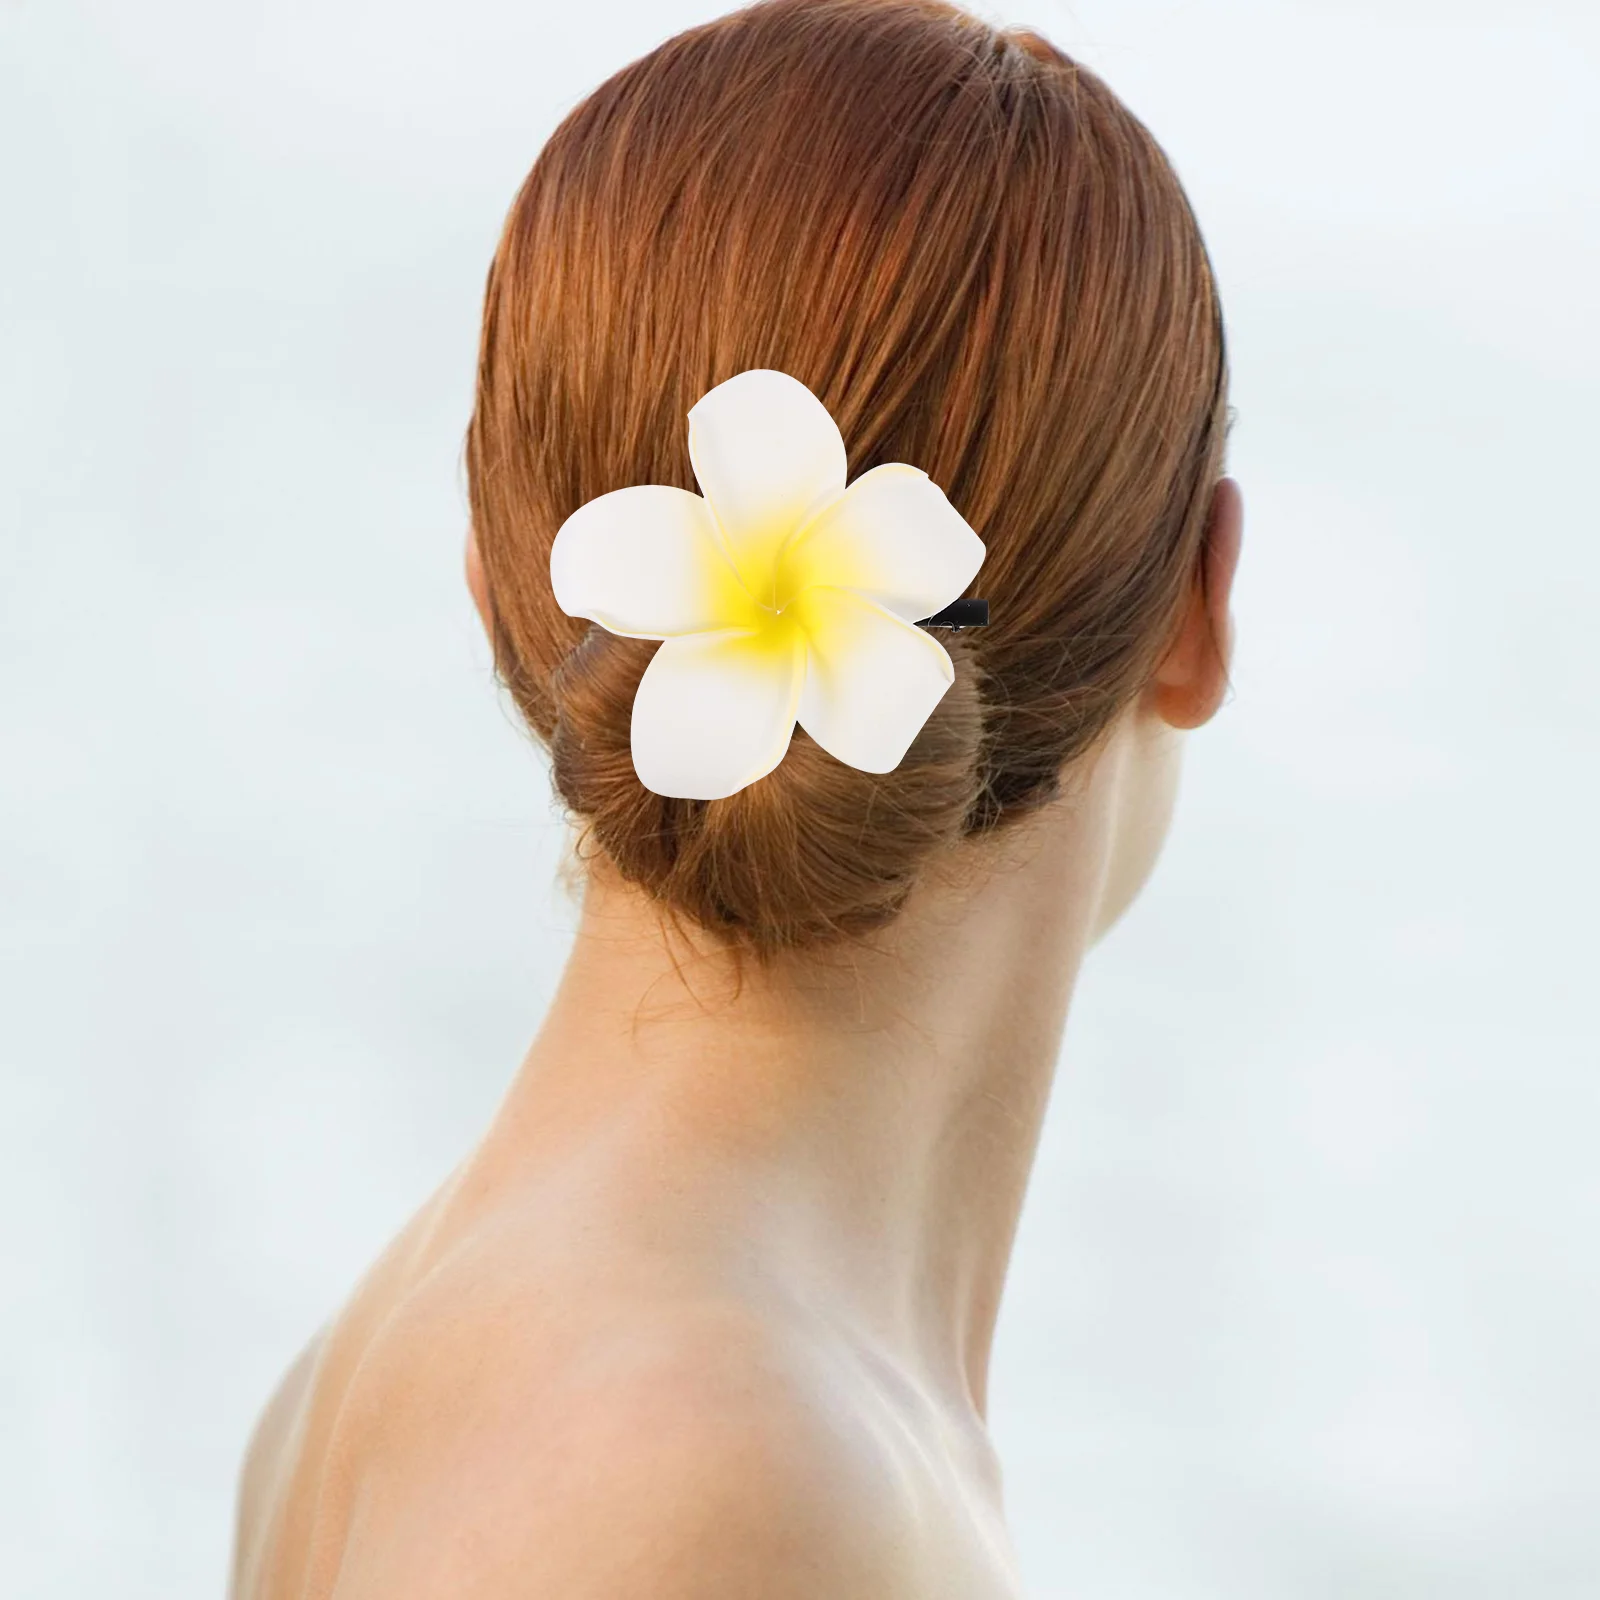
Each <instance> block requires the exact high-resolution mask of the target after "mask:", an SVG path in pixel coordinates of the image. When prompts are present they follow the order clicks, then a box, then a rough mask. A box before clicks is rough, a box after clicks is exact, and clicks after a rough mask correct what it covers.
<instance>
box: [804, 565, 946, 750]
mask: <svg viewBox="0 0 1600 1600" xmlns="http://www.w3.org/2000/svg"><path fill="white" fill-rule="evenodd" d="M790 612H794V613H796V620H797V621H799V623H800V625H801V627H802V628H803V629H804V631H805V635H806V642H807V649H806V678H805V686H804V688H803V689H802V690H801V692H800V711H799V719H800V726H801V727H802V728H804V729H805V730H806V732H807V733H809V734H810V735H811V737H812V738H813V739H815V740H816V741H817V743H818V744H820V745H821V746H822V748H823V749H824V750H826V751H827V752H828V754H829V755H831V756H835V757H837V758H838V759H839V760H840V761H844V762H847V763H848V764H849V765H850V766H852V767H859V768H861V770H862V771H863V772H892V771H893V770H894V768H896V767H897V766H899V765H900V761H901V758H902V757H903V756H904V755H905V753H906V751H907V749H908V748H909V747H910V745H911V741H912V740H913V739H915V738H916V736H917V734H918V733H919V732H920V731H921V728H922V725H923V723H925V722H926V721H927V720H928V717H929V714H930V713H931V712H932V711H933V708H934V707H935V706H936V705H938V703H939V701H940V700H941V699H942V698H943V696H944V692H945V690H947V689H948V688H949V687H950V685H951V684H952V683H954V682H955V667H954V665H953V664H952V662H951V660H950V656H949V654H948V653H947V651H946V650H945V648H944V646H943V645H942V644H940V643H939V641H938V640H937V639H935V638H934V637H933V636H932V635H931V634H927V633H924V632H923V631H922V630H921V629H920V628H914V627H912V626H911V624H910V623H909V622H904V621H902V620H901V619H900V618H899V617H897V616H895V615H894V614H893V612H890V611H886V610H884V608H883V607H882V606H879V605H876V604H874V603H873V602H872V601H871V600H868V599H866V598H865V597H864V596H862V595H858V594H852V593H850V592H849V591H848V590H844V589H825V588H820V587H819V588H813V589H808V590H806V592H805V593H804V595H802V596H801V597H800V598H799V599H798V600H796V602H795V603H794V604H793V605H792V606H790V607H789V609H788V610H787V611H785V613H784V615H785V616H788V615H789V614H790Z"/></svg>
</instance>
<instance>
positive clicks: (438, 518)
mask: <svg viewBox="0 0 1600 1600" xmlns="http://www.w3.org/2000/svg"><path fill="white" fill-rule="evenodd" d="M716 9H717V8H716V7H714V6H711V5H706V4H696V3H691V0H671V3H669V0H650V3H648V4H646V3H644V0H633V3H624V0H588V3H586V4H583V5H581V6H579V5H568V4H561V5H555V4H545V3H540V0H519V3H511V0H451V3H450V4H449V5H446V4H444V3H443V0H433V3H423V0H389V3H385V4H381V5H380V4H378V3H376V0H273V3H271V4H268V3H265V0H260V3H256V0H250V3H245V0H144V3H141V4H139V5H132V4H126V3H122V0H99V3H89V0H0V174H3V180H4V191H3V193H4V212H3V216H4V227H3V240H4V248H3V250H0V457H3V460H0V774H3V797H0V808H3V809H0V968H3V971H0V984H3V995H0V1049H3V1052H4V1059H3V1076H0V1185H3V1189H0V1261H3V1276H0V1296H3V1299H0V1573H3V1574H4V1576H3V1579H0V1583H3V1587H4V1589H5V1592H6V1594H7V1595H8V1596H9V1595H16V1596H18V1597H23V1596H28V1597H32V1596H36V1595H37V1596H45V1595H49V1596H70V1597H80V1596H81V1597H84V1600H89V1597H95V1600H100V1597H104V1596H111V1595H116V1596H118V1597H122V1600H146V1597H149V1600H154V1597H160V1600H175V1597H189V1596H196V1597H199V1596H213V1595H217V1594H219V1593H220V1591H221V1589H222V1586H223V1582H224V1568H225V1562H226V1557H227V1551H228V1545H229V1540H230V1534H231V1528H230V1519H231V1512H232V1495H233V1487H234V1474H235V1471H236V1469H237V1463H238V1457H239V1452H240V1450H241V1449H242V1446H243V1443H244V1440H245V1437H246V1435H247V1433H248V1430H249V1428H250V1426H251V1425H252V1423H253V1421H254V1418H255V1416H256V1413H257V1411H258V1410H259V1408H260V1406H261V1404H262V1402H263V1401H264V1400H265V1398H266V1395H267V1393H268V1392H269V1390H270V1389H271V1387H272V1385H273V1384H274V1383H275V1382H276V1380H277V1378H278V1376H279V1374H280V1373H281V1371H282V1369H283V1368H284V1366H285V1365H286V1364H287V1362H288V1361H289V1360H290V1359H291V1357H292V1356H293V1355H294V1353H295V1352H296V1351H297V1350H298V1349H299V1348H300V1346H301V1345H302V1344H303V1342H304V1341H305V1340H306V1338H307V1337H308V1336H309V1335H310V1333H311V1332H312V1330H313V1329H314V1328H315V1327H316V1325H317V1324H318V1323H319V1322H320V1321H321V1320H322V1319H323V1318H324V1316H326V1315H327V1314H328V1312H329V1311H330V1310H331V1309H333V1307H334V1306H335V1305H337V1304H338V1302H339V1301H340V1300H341V1299H342V1298H343V1296H344V1295H345V1294H346V1293H347V1292H348V1290H349V1288H350V1286H351V1284H352V1283H353V1281H354V1279H355V1277H356V1276H357V1275H358V1274H359V1272H360V1271H361V1270H362V1269H363V1268H364V1267H365V1266H366V1264H367V1263H368V1261H369V1260H370V1259H371V1258H372V1256H373V1255H374V1254H375V1253H376V1251H377V1250H378V1249H379V1247H380V1246H381V1245H382V1244H383V1242H384V1241H385V1240H386V1239H387V1238H388V1237H389V1235H390V1234H391V1232H392V1231H393V1230H394V1229H395V1228H396V1227H397V1226H398V1225H399V1224H400V1222H401V1221H402V1220H403V1219H404V1218H405V1217H406V1216H407V1215H408V1214H409V1213H410V1211H411V1210H412V1209H413V1207H414V1206H416V1205H417V1204H418V1203H419V1202H420V1201H421V1200H422V1199H423V1198H424V1197H425V1195H426V1194H427V1193H428V1192H429V1190H430V1189H431V1188H432V1186H433V1185H434V1184H435V1183H437V1182H438V1181H439V1179H440V1178H442V1176H443V1175H444V1174H445V1172H446V1171H447V1170H448V1169H449V1168H450V1167H451V1166H452V1165H454V1163H455V1161H456V1160H457V1159H458V1158H459V1157H460V1155H461V1154H462V1153H464V1151H465V1150H466V1149H467V1148H468V1147H469V1146H470V1144H471V1143H472V1142H473V1140H474V1139H475V1137H476V1135H477V1133H478V1132H479V1130H480V1129H481V1127H482V1126H483V1124H484V1122H485V1120H486V1119H487V1117H488V1116H489V1114H490V1112H491V1110H492V1109H493V1107H494V1105H495V1104H496V1102H497V1100H498V1097H499V1095H500V1093H501V1091H502V1089H503V1087H504V1085H505V1084H506V1082H507V1081H508V1079H509V1076H510V1073H511V1071H512V1070H513V1068H514V1067H515V1065H516V1062H517V1061H518V1059H519V1058H520V1056H521V1053H522V1050H523V1049H524V1047H525V1045H526V1043H527V1041H528V1040H529V1038H530V1037H531V1035H532V1033H533V1030H534V1028H535V1026H536V1024H537V1021H538V1019H539V1016H540V1014H541V1009H542V1006H543V1004H544V1002H545V1000H546V998H547V996H548V994H549V992H550V989H551V986H552V983H553V980H554V977H555V974H556V971H557V969H558V966H559V963H560V961H561V958H562V952H563V948H564V944H565V942H566V939H567V937H568V932H569V929H570V926H571V921H572V909H571V907H570V905H569V904H568V902H567V901H566V899H565V898H564V897H563V895H562V893H561V891H559V890H558V889H557V888H555V887H554V886H553V883H554V872H555V868H556V865H557V861H558V857H559V853H560V849H561V835H560V833H559V830H558V827H557V825H556V823H555V821H554V817H553V812H552V809H551V805H550V800H549V787H548V781H547V778H546V775H545V771H544V768H543V766H542V764H541V760H540V758H539V757H538V756H537V754H536V753H535V751H534V750H533V749H532V748H531V746H530V745H529V744H528V742H527V741H526V740H524V739H521V738H519V737H518V735H517V733H516V731H515V730H514V727H513V725H512V723H511V722H510V720H509V719H508V716H507V714H506V712H505V711H504V710H503V709H502V707H501V704H500V702H499V700H498V699H497V696H496V693H495V690H494V686H493V684H492V680H491V676H490V672H489V666H488V659H487V651H486V648H485V646H484V644H483V642H482V640H481V639H480V637H479V634H478V629H477V621H476V618H475V616H474V615H473V614H472V612H471V610H470V607H469V604H468V601H467V597H466V593H465V590H464V587H463V585H462V582H461V576H460V555H461V544H462V537H463V532H464V528H465V515H466V513H465V499H464V487H463V478H462V475H461V472H460V464H459V451H460V445H461V438H462V433H463V430H464V427H465V424H466V419H467V415H468V410H469V406H470V399H471V381H472V371H473V362H474V358H475V353H476V340H477V323H478V315H479V311H480V305H481V295H482V289H483V278H484V273H485V271H486V269H487V266H488V261H489V257H490V254H491V251H492V249H493V246H494V242H495V239H496V236H497V234H498V230H499V227H500V223H501V220H502V217H503V215H504V212H505V209H506V207H507V206H508V204H509V203H510V200H511V196H512V194H513V192H514V190H515V188H516V186H517V184H518V183H519V182H520V180H521V178H522V176H523V174H524V173H525V171H526V170H527V168H528V166H529V165H530V163H531V162H532V160H533V157H534V155H535V153H536V151H537V150H538V147H539V145H540V143H541V141H542V140H543V138H544V137H545V136H546V135H547V134H548V132H549V131H550V129H551V128H552V127H553V126H554V124H555V122H556V121H557V120H558V118H559V117H560V116H561V115H562V114H563V113H564V112H565V111H566V110H567V109H568V108H569V107H570V106H571V105H572V104H573V103H574V102H575V101H576V100H577V99H578V98H580V97H581V96H582V95H583V94H584V93H586V92H587V91H588V90H589V89H590V88H592V87H593V86H594V85H595V84H596V83H598V82H599V81H600V80H601V79H603V78H604V77H605V76H607V75H608V74H609V73H610V72H611V71H613V70H614V69H615V68H617V67H618V66H620V65H621V64H622V63H623V62H625V61H626V60H628V59H630V58H632V57H633V56H635V55H637V54H639V53H641V52H642V51H643V50H645V49H647V48H648V47H650V46H651V45H653V44H654V43H656V42H657V41H659V40H660V39H661V38H662V37H664V36H665V35H667V34H669V33H671V32H673V31H675V30H676V29H677V28H679V27H681V26H684V25H687V24H689V23H692V22H696V21H699V20H702V19H704V18H705V17H708V16H710V15H712V14H714V12H715V10H716ZM985 9H986V13H987V14H991V15H996V14H999V15H1003V19H1004V20H1026V21H1033V22H1035V23H1037V24H1039V25H1041V26H1042V27H1043V28H1044V29H1045V30H1046V31H1047V32H1049V33H1050V34H1051V35H1052V37H1054V38H1055V39H1056V40H1057V41H1058V42H1059V43H1061V44H1062V45H1064V46H1065V47H1066V48H1068V49H1069V50H1072V51H1074V52H1075V53H1078V54H1079V55H1080V56H1081V57H1082V58H1083V59H1084V60H1085V61H1086V62H1087V63H1089V64H1090V65H1092V66H1095V67H1096V68H1098V69H1099V70H1100V71H1102V72H1103V73H1104V75H1106V76H1107V77H1108V78H1109V80H1110V82H1111V83H1112V85H1113V87H1115V88H1116V89H1118V90H1119V92H1120V93H1122V94H1123V96H1124V97H1125V98H1126V99H1127V100H1128V102H1129V103H1130V104H1131V105H1132V107H1133V108H1134V110H1135V111H1136V112H1138V113H1139V114H1140V115H1141V116H1143V117H1144V118H1145V120H1146V121H1147V122H1148V123H1149V124H1150V126H1151V128H1152V129H1153V131H1154V132H1155V134H1156V136H1157V138H1158V139H1160V140H1161V141H1162V143H1163V144H1164V145H1165V147H1166V148H1167V150H1168V151H1169V152H1170V154H1171V156H1172V158H1173V160H1174V162H1175V164H1176V165H1177V167H1178V170H1179V173H1180V175H1181V177H1182V178H1183V179H1184V181H1185V183H1186V184H1187V186H1188V188H1189V191H1190V194H1191V196H1192V198H1193V201H1194V204H1195V207H1196V210H1197V212H1198V214H1199V217H1200V220H1201V224H1202V227H1203V228H1204V230H1205V233H1206V236H1207V239H1208V242H1209V244H1210V246H1211V249H1212V252H1213V255H1214V258H1215V261H1216V265H1217V269H1218V273H1219V276H1220V279H1221V284H1222V289H1223V297H1224V302H1225V305H1226V308H1227V314H1228V320H1229V331H1230V338H1231V347H1232V353H1233V361H1234V373H1235V387H1234V394H1233V399H1234V403H1235V405H1236V406H1237V407H1238V411H1239V422H1238V426H1237V429H1236V433H1235V448H1234V453H1233V458H1232V462H1231V465H1232V468H1233V470H1234V471H1235V472H1236V473H1237V475H1238V476H1239V477H1240V479H1241V480H1242V482H1243V484H1244V488H1245V496H1246V508H1247V526H1246V540H1245V555H1244V563H1243V568H1242V573H1241V577H1240V586H1239V596H1238V615H1239V628H1240V656H1239V661H1238V670H1237V674H1236V677H1237V694H1236V697H1235V698H1234V699H1233V701H1232V702H1231V703H1230V704H1229V705H1228V706H1227V707H1226V709H1225V711H1224V712H1223V714H1222V715H1221V717H1220V718H1219V720H1218V721H1217V722H1216V723H1215V724H1213V725H1212V726H1211V727H1210V728H1208V729H1206V730H1204V731H1203V732H1202V733H1200V734H1198V735H1196V736H1195V738H1194V739H1193V740H1192V741H1191V755H1190V767H1189V772H1188V776H1187V778H1186V784H1185V792H1184V797H1183V800H1182V802H1181V805H1180V812H1179V819H1178V822H1177V825H1176V828H1175V832H1174V834H1173V837H1172V840H1171V843H1170V845H1169V847H1168V853H1167V856H1166V858H1165V860H1164V862H1163V864H1162V867H1161V869H1160V870H1159V872H1158V874H1157V876H1156V879H1155V881H1154V883H1153V884H1152V886H1151V888H1150V889H1149V890H1148V891H1147V893H1146V896H1145V898H1144V899H1143V901H1142V902H1141V903H1140V905H1139V906H1138V907H1137V908H1136V909H1135V911H1134V912H1133V913H1132V914H1131V915H1130V917H1129V918H1128V920H1127V921H1126V922H1125V923H1124V924H1123V925H1122V926H1121V927H1120V928H1119V929H1118V930H1116V932H1115V933H1114V934H1113V935H1112V936H1111V938H1110V939H1109V940H1108V941H1107V942H1106V943H1105V944H1104V945H1103V946H1102V947H1101V948H1100V950H1099V951H1098V952H1097V953H1096V954H1095V955H1094V957H1093V958H1092V960H1091V963H1090V965H1089V968H1088V970H1087V972H1086V974H1085V978H1084V981H1083V984H1082V987H1081V989H1080V994H1079V998H1078V1000H1077V1003H1076V1006H1075V1009H1074V1014H1073V1017H1072V1019H1071V1023H1070V1026H1069V1030H1068V1040H1067V1049H1066V1056H1065V1061H1064V1064H1063V1069H1062V1076H1061V1079H1060V1082H1059V1085H1058V1089H1057V1092H1056V1096H1055V1100H1054V1104H1053V1107H1052V1112H1051V1120H1050V1124H1049V1127H1048V1129H1047V1132H1046V1136H1045V1140H1044V1145H1043V1149H1042V1152H1041V1156H1040V1164H1039V1168H1038V1171H1037V1175H1036V1179H1035V1182H1034V1186H1033V1190H1032V1192H1031V1195H1030V1199H1029V1206H1028V1212H1027V1216H1026V1219H1025V1222H1024V1226H1023V1232H1022V1236H1021V1238H1020V1240H1019V1244H1018V1249H1017V1255H1016V1259H1015V1265H1014V1270H1013V1276H1012V1281H1011V1288H1010V1292H1009V1299H1008V1303H1007V1308H1006V1312H1005V1316H1004V1318H1003V1322H1002V1330H1001V1336H1000V1340H999V1345H998V1349H997V1353H996V1372H995V1380H994V1423H995V1429H996V1432H997V1435H998V1438H999V1442H1000V1446H1001V1449H1002V1453H1003V1455H1004V1457H1005V1460H1006V1462H1007V1481H1008V1497H1009V1501H1010V1506H1011V1510H1012V1515H1013V1520H1014V1524H1015V1528H1016V1533H1017V1537H1018V1540H1019V1543H1020V1546H1021V1549H1022V1552H1023V1557H1024V1563H1025V1569H1026V1573H1027V1576H1028V1579H1029V1582H1030V1585H1031V1593H1032V1594H1033V1595H1034V1596H1036V1597H1038V1600H1053V1597H1062V1600H1067V1597H1070V1600H1212V1597H1215V1600H1224V1597H1225V1600H1285V1597H1291V1600H1300V1597H1305V1600H1321V1597H1327V1600H1348V1597H1361V1600H1367V1597H1373V1600H1435V1597H1446V1596H1447V1597H1449V1600H1477V1597H1483V1600H1578V1597H1580V1596H1582V1597H1585V1600H1592V1597H1593V1596H1594V1595H1595V1594H1596V1593H1597V1592H1600V1379H1597V1376H1596V1335H1597V1331H1600V1329H1597V1322H1600V1315H1597V1314H1600V1279H1597V1272H1596V1241H1597V1235H1600V1177H1597V1162H1596V1156H1595V1151H1596V1142H1597V1133H1600V1071H1597V1069H1600V1024H1597V1022H1596V1017H1595V1008H1594V994H1595V984H1594V974H1593V969H1594V966H1595V961H1596V956H1597V954H1600V937H1597V934H1596V929H1595V915H1596V905H1597V890H1600V883H1597V877H1600V872H1597V860H1596V856H1597V846H1596V843H1595V835H1594V827H1593V817H1594V813H1595V793H1596V787H1597V780H1600V750H1597V745H1600V739H1597V731H1596V730H1597V722H1600V713H1597V710H1596V704H1597V689H1600V684H1597V681H1596V680H1597V677H1600V644H1597V637H1600V635H1597V630H1596V617H1597V613H1600V537H1597V534H1600V530H1597V520H1600V519H1597V516H1596V511H1595V504H1596V478H1595V462H1596V434H1597V422H1600V417H1597V410H1600V407H1597V400H1596V358H1597V355H1600V348H1597V347H1600V336H1597V327H1596V312H1595V285H1596V283H1597V282H1600V215H1597V213H1600V207H1597V204H1596V188H1597V177H1596V172H1597V165H1600V163H1597V153H1596V149H1597V141H1596V122H1597V110H1596V108H1597V105H1600V88H1597V79H1600V60H1597V58H1600V27H1597V21H1596V17H1597V13H1596V10H1595V8H1594V7H1592V6H1591V5H1589V4H1587V3H1584V0H1571V3H1568V4H1560V3H1557V0H1543V3H1541V0H1516V3H1510V0H1504V3H1499V4H1489V3H1487V0H1454V3H1449V4H1447V3H1445V0H1439V3H1425V0H1381V3H1380V0H1368V3H1339V4H1336V3H1333V0H1276V3H1269V0H1258V3H1250V0H1207V3H1205V4H1203V5H1201V4H1178V3H1173V0H1168V3H1156V0H1099V3H1092V4H1090V3H1086V4H1082V5H1079V6H1077V7H1075V8H1072V9H1069V8H1067V7H1066V6H1063V5H1056V6H1052V5H1051V4H1049V3H1048V0H1032V3H1031V4H1026V3H1025V4H1021V5H1019V7H1018V8H1017V9H1014V10H1006V11H1005V12H1004V13H995V12H994V11H993V10H992V9H990V8H985Z"/></svg>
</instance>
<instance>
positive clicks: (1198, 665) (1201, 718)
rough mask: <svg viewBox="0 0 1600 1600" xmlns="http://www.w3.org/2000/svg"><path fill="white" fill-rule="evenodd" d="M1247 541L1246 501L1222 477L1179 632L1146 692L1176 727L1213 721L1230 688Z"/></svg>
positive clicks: (1163, 718) (1158, 711) (1208, 519)
mask: <svg viewBox="0 0 1600 1600" xmlns="http://www.w3.org/2000/svg"><path fill="white" fill-rule="evenodd" d="M1243 537H1244V500H1243V498H1242V496H1241V495H1240V493H1239V485H1238V484H1237V483H1236V482H1235V481H1234V480H1233V479H1232V478H1219V479H1218V480H1217V486H1216V488H1215V489H1214V490H1213V491H1212V496H1211V510H1210V512H1209V513H1208V515H1207V518H1206V531H1205V538H1204V543H1203V546H1202V549H1201V553H1200V564H1199V566H1198V567H1197V568H1196V569H1195V576H1194V581H1193V583H1192V585H1191V587H1190V591H1189V597H1188V600H1187V602H1186V603H1185V606H1184V610H1183V616H1182V620H1181V621H1180V623H1179V626H1178V631H1177V633H1176V635H1175V636H1174V638H1173V642H1172V644H1171V645H1170V646H1169V647H1168V650H1167V653H1166V655H1165V656H1164V657H1163V658H1162V661H1161V665H1160V666H1159V667H1158V668H1157V669H1156V674H1155V677H1154V678H1153V679H1152V680H1151V682H1150V685H1149V688H1148V689H1147V690H1146V693H1147V694H1148V696H1149V698H1150V704H1151V706H1152V708H1153V709H1154V710H1155V712H1156V714H1157V715H1158V716H1160V717H1161V719H1162V720H1163V721H1164V722H1166V723H1167V724H1169V725H1170V726H1171V727H1174V728H1198V727H1199V726H1200V725H1201V724H1202V723H1204V722H1209V721H1210V720H1211V718H1212V717H1213V716H1214V715H1215V714H1216V711H1217V708H1218V707H1219V706H1220V705H1221V704H1222V698H1223V696H1224V695H1225V694H1226V693H1227V689H1228V669H1229V667H1230V666H1231V665H1232V662H1233V613H1232V610H1231V609H1230V603H1231V600H1232V597H1233V576H1234V573H1235V572H1237V571H1238V568H1239V546H1240V543H1241V542H1242V540H1243Z"/></svg>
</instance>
